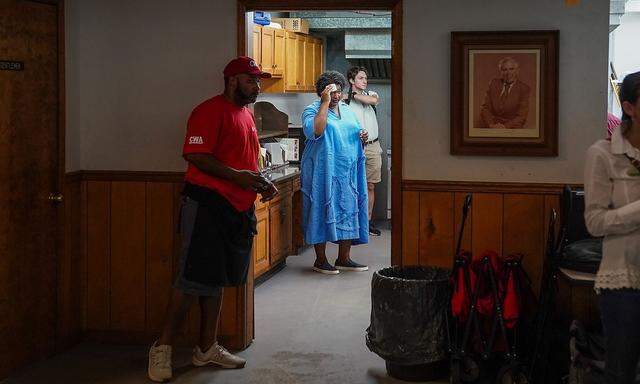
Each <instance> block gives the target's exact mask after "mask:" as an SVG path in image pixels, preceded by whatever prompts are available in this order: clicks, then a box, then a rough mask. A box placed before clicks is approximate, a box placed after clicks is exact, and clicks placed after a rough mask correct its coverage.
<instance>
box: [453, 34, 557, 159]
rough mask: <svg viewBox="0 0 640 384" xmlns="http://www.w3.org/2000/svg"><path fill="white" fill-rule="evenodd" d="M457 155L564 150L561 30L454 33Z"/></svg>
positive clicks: (548, 153)
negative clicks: (561, 133)
mask: <svg viewBox="0 0 640 384" xmlns="http://www.w3.org/2000/svg"><path fill="white" fill-rule="evenodd" d="M451 154H452V155H491V156H557V155H558V31H501V32H452V33H451Z"/></svg>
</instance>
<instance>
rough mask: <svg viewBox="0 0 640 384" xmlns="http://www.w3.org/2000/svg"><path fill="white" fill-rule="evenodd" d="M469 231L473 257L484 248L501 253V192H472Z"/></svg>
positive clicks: (484, 249)
mask: <svg viewBox="0 0 640 384" xmlns="http://www.w3.org/2000/svg"><path fill="white" fill-rule="evenodd" d="M471 233H472V234H471V238H472V252H473V256H474V257H478V256H480V255H481V254H482V253H483V252H484V251H486V250H493V251H495V252H497V253H498V254H499V255H500V254H502V194H499V193H474V194H473V202H472V203H471Z"/></svg>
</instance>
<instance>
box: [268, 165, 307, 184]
mask: <svg viewBox="0 0 640 384" xmlns="http://www.w3.org/2000/svg"><path fill="white" fill-rule="evenodd" d="M264 173H265V175H266V176H267V178H268V179H269V180H271V181H272V182H273V183H279V182H282V181H286V180H289V179H292V178H294V177H296V176H298V175H299V174H300V166H299V164H287V165H283V166H281V167H278V168H273V169H271V170H269V171H265V172H264Z"/></svg>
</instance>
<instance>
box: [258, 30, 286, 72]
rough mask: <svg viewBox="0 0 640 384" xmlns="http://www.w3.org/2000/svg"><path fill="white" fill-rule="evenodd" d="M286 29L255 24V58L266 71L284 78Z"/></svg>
mask: <svg viewBox="0 0 640 384" xmlns="http://www.w3.org/2000/svg"><path fill="white" fill-rule="evenodd" d="M285 49H286V48H285V31H283V30H281V29H273V28H268V27H261V26H259V25H254V26H253V59H254V60H255V61H256V64H258V66H259V67H260V69H262V70H263V71H264V72H269V73H270V74H271V76H272V77H273V78H282V76H283V75H284V68H285V66H286V64H285V58H286V52H285Z"/></svg>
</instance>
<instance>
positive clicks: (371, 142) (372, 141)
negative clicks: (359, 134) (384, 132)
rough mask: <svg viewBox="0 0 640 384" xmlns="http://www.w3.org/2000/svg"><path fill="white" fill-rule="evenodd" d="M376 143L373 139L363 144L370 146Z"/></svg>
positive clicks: (376, 139)
mask: <svg viewBox="0 0 640 384" xmlns="http://www.w3.org/2000/svg"><path fill="white" fill-rule="evenodd" d="M376 141H378V138H377V137H376V138H375V139H373V140H371V141H367V142H366V143H364V145H371V144H373V143H375V142H376Z"/></svg>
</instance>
